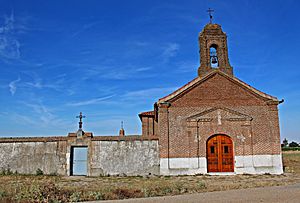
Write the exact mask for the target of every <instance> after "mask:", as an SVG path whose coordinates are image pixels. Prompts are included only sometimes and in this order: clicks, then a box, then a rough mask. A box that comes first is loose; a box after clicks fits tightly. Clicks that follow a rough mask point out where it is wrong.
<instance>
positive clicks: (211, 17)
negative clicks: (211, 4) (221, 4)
mask: <svg viewBox="0 0 300 203" xmlns="http://www.w3.org/2000/svg"><path fill="white" fill-rule="evenodd" d="M207 12H208V14H209V23H210V24H212V19H213V16H212V13H213V12H214V10H212V9H211V8H208V10H207Z"/></svg>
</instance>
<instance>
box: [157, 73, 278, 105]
mask: <svg viewBox="0 0 300 203" xmlns="http://www.w3.org/2000/svg"><path fill="white" fill-rule="evenodd" d="M215 75H219V76H221V77H222V78H225V79H226V80H228V81H231V82H233V83H234V84H236V85H238V86H239V87H241V88H242V89H244V90H245V91H246V92H249V93H250V94H252V95H253V96H255V97H256V98H259V99H261V100H263V101H268V102H275V103H278V102H279V101H278V99H277V98H276V97H273V96H271V95H268V94H266V93H263V92H261V91H259V90H257V89H255V88H253V87H252V86H250V85H248V84H246V83H245V82H243V81H241V80H239V79H238V78H236V77H234V76H229V75H227V74H226V73H224V72H222V71H220V70H214V71H212V72H211V73H209V74H207V75H206V76H204V77H197V78H195V79H194V80H192V81H190V82H189V83H187V84H186V85H184V86H182V87H181V88H179V89H177V90H176V91H174V92H173V93H171V94H169V95H167V96H165V97H163V98H161V99H159V101H158V104H160V103H165V102H173V101H175V100H177V99H178V98H180V97H181V96H182V95H184V94H186V93H188V92H189V91H191V90H192V89H194V88H195V87H197V86H199V85H200V84H202V83H204V82H206V81H208V80H210V79H211V78H213V77H214V76H215Z"/></svg>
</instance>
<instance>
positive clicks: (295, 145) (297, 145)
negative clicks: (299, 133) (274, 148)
mask: <svg viewBox="0 0 300 203" xmlns="http://www.w3.org/2000/svg"><path fill="white" fill-rule="evenodd" d="M289 147H299V144H298V143H297V142H291V143H290V144H289Z"/></svg>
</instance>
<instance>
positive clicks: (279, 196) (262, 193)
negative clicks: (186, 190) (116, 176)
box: [88, 183, 300, 203]
mask: <svg viewBox="0 0 300 203" xmlns="http://www.w3.org/2000/svg"><path fill="white" fill-rule="evenodd" d="M96 202H97V203H101V202H102V203H131V202H132V203H137V202H141V203H153V202H162V203H181V202H184V203H194V202H195V203H196V202H197V203H198V202H272V203H273V202H295V203H296V202H297V203H298V202H300V183H298V184H295V185H288V186H275V187H264V188H252V189H241V190H229V191H220V192H207V193H198V194H190V195H178V196H165V197H152V198H140V199H127V200H114V201H94V202H88V203H96Z"/></svg>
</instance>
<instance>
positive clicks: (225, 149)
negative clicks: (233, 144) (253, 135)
mask: <svg viewBox="0 0 300 203" xmlns="http://www.w3.org/2000/svg"><path fill="white" fill-rule="evenodd" d="M224 153H225V154H228V153H229V148H228V146H224Z"/></svg>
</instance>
